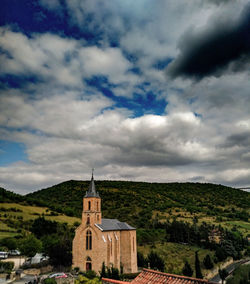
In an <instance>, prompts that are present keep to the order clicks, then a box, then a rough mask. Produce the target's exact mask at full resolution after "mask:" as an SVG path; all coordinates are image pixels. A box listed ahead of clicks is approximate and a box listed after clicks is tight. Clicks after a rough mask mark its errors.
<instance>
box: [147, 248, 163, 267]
mask: <svg viewBox="0 0 250 284" xmlns="http://www.w3.org/2000/svg"><path fill="white" fill-rule="evenodd" d="M147 259H148V262H149V264H150V267H151V268H152V269H159V270H160V271H164V267H165V264H164V260H163V259H162V258H161V257H160V256H159V255H158V254H157V253H156V252H153V251H151V252H150V253H149V254H148V257H147Z"/></svg>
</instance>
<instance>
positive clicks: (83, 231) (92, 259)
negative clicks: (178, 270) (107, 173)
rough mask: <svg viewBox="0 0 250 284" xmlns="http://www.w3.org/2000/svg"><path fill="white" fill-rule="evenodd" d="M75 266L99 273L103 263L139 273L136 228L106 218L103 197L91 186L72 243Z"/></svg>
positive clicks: (82, 269)
mask: <svg viewBox="0 0 250 284" xmlns="http://www.w3.org/2000/svg"><path fill="white" fill-rule="evenodd" d="M72 254H73V267H79V268H80V270H81V271H87V270H94V271H95V272H97V273H99V272H100V271H101V268H102V263H103V262H104V263H105V265H106V266H111V265H113V266H114V267H116V268H118V269H119V270H120V268H121V266H122V267H123V271H124V273H134V272H137V246H136V229H135V228H133V227H131V226H130V225H128V224H127V223H125V222H120V221H119V220H117V219H103V218H102V214H101V198H100V196H99V193H98V192H97V191H96V189H95V183H94V178H93V175H92V179H91V183H90V186H89V189H88V191H87V192H86V195H85V197H84V198H83V211H82V222H81V225H80V226H79V227H78V228H77V229H76V231H75V237H74V240H73V249H72Z"/></svg>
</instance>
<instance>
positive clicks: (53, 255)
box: [42, 234, 72, 266]
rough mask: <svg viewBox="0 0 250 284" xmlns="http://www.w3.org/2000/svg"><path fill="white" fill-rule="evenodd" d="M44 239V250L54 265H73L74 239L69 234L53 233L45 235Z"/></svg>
mask: <svg viewBox="0 0 250 284" xmlns="http://www.w3.org/2000/svg"><path fill="white" fill-rule="evenodd" d="M42 241H43V250H44V252H45V254H46V255H48V256H49V258H50V262H51V263H52V264H53V265H62V266H71V264H72V241H71V240H70V239H69V238H67V236H59V235H57V234H53V235H50V236H44V237H43V239H42Z"/></svg>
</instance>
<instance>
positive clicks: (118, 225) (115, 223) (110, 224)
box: [95, 218, 135, 231]
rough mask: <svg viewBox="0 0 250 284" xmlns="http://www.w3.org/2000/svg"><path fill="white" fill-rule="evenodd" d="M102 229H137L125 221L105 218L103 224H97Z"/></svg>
mask: <svg viewBox="0 0 250 284" xmlns="http://www.w3.org/2000/svg"><path fill="white" fill-rule="evenodd" d="M95 225H96V227H97V228H98V229H100V230H101V231H127V230H135V228H134V227H132V226H130V225H129V224H127V223H125V222H120V221H119V220H117V219H105V218H102V223H101V224H95Z"/></svg>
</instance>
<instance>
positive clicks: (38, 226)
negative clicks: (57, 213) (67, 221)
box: [31, 217, 58, 239]
mask: <svg viewBox="0 0 250 284" xmlns="http://www.w3.org/2000/svg"><path fill="white" fill-rule="evenodd" d="M57 227H58V223H57V222H56V221H50V220H46V219H45V218H44V217H39V218H37V219H35V220H34V222H33V224H32V227H31V232H32V233H33V234H34V235H35V236H36V237H37V238H38V239H41V238H42V237H43V236H44V235H50V234H53V233H56V232H57Z"/></svg>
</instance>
